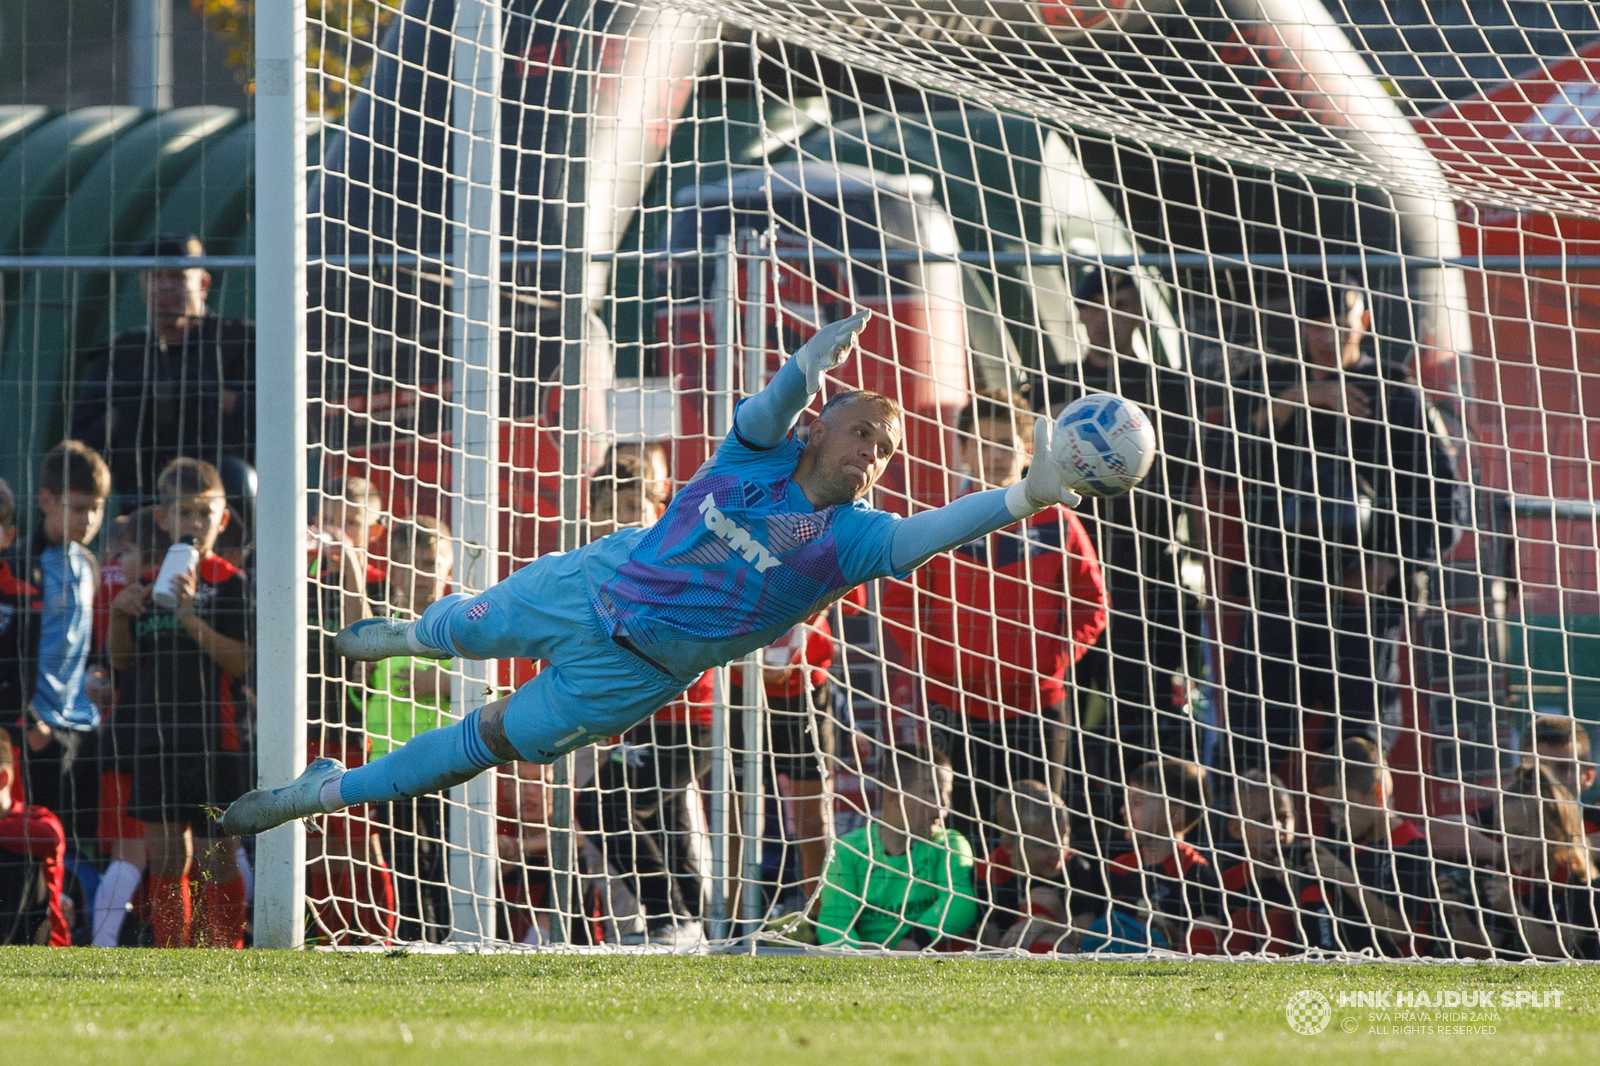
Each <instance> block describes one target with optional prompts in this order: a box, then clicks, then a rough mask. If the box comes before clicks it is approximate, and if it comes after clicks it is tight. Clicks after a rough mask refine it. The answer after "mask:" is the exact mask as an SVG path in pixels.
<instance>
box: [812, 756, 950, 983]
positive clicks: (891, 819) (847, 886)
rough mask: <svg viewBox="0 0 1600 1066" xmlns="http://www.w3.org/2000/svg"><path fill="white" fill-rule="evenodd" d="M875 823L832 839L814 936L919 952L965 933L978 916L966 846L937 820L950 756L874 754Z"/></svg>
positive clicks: (946, 798) (946, 792)
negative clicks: (878, 805) (878, 780)
mask: <svg viewBox="0 0 1600 1066" xmlns="http://www.w3.org/2000/svg"><path fill="white" fill-rule="evenodd" d="M879 765H880V766H883V767H884V768H885V769H886V770H888V771H889V773H887V774H884V775H883V776H884V778H885V780H884V781H883V783H882V784H883V810H882V820H881V821H871V822H868V823H867V824H866V825H865V826H863V827H861V828H860V829H857V830H855V831H854V832H852V833H849V834H847V835H845V836H843V837H841V838H839V840H837V841H835V842H834V845H833V852H832V854H831V855H830V856H829V858H828V866H827V869H826V870H824V871H823V875H822V901H821V905H820V907H819V908H818V912H817V921H816V930H817V942H818V943H821V944H838V945H840V946H843V947H869V946H878V947H886V948H894V949H896V950H899V951H920V950H922V949H924V948H927V947H929V946H931V945H933V944H935V943H939V942H941V941H946V940H949V939H951V938H954V937H959V936H962V935H964V934H966V933H967V931H968V929H969V928H970V927H971V926H972V923H973V921H974V920H975V919H976V918H977V916H978V901H977V899H976V898H975V896H974V894H973V886H972V845H970V844H969V843H967V839H966V837H964V836H962V835H961V834H960V833H958V832H956V831H955V830H954V829H945V828H943V827H942V826H941V824H940V823H941V822H942V820H943V818H944V814H945V811H946V810H947V809H948V807H949V804H950V789H951V785H952V777H953V775H952V773H951V770H950V758H949V756H947V755H945V754H944V752H942V751H937V750H930V749H928V748H922V747H914V748H898V749H895V751H894V752H893V755H892V757H891V758H888V759H880V760H879Z"/></svg>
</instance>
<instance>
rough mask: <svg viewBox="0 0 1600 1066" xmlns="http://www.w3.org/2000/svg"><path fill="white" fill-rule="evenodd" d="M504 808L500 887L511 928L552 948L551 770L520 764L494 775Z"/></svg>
mask: <svg viewBox="0 0 1600 1066" xmlns="http://www.w3.org/2000/svg"><path fill="white" fill-rule="evenodd" d="M495 781H496V798H497V801H498V807H499V815H500V819H499V824H498V837H499V848H500V885H501V889H502V892H503V895H502V898H503V899H504V900H505V912H506V919H507V926H508V928H506V929H505V930H504V931H503V933H502V935H506V936H508V937H509V938H510V939H511V940H514V941H516V942H518V943H520V944H535V945H537V944H548V943H550V918H551V915H552V913H553V911H554V907H555V902H554V893H553V891H552V882H551V880H550V814H549V812H550V785H549V767H548V766H545V765H543V764H541V763H531V762H518V763H512V764H511V765H510V766H507V767H504V768H502V769H501V770H500V771H498V772H497V774H496V776H495Z"/></svg>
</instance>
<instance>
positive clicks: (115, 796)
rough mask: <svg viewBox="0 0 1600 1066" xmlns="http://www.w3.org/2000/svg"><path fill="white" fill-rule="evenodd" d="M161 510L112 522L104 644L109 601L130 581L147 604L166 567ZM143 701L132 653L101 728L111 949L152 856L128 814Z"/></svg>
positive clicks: (102, 897)
mask: <svg viewBox="0 0 1600 1066" xmlns="http://www.w3.org/2000/svg"><path fill="white" fill-rule="evenodd" d="M160 510H161V509H160V508H159V507H141V508H139V510H137V511H135V512H133V513H132V514H131V515H123V516H122V517H121V518H118V519H117V521H116V523H115V525H114V526H113V528H112V547H113V548H115V549H116V552H117V554H116V556H115V557H114V559H113V560H112V562H111V564H110V565H108V566H106V567H104V568H102V569H101V572H100V574H101V580H100V590H101V594H102V597H109V598H108V599H106V604H105V608H106V609H105V616H106V627H107V628H106V632H105V633H104V634H103V640H102V645H101V646H102V648H103V649H104V648H106V646H107V645H108V644H109V641H110V624H111V622H110V619H111V605H112V604H113V603H115V602H116V599H117V597H118V596H120V595H121V594H122V591H123V589H125V588H128V587H129V586H138V588H139V591H138V592H137V593H134V594H131V595H130V599H131V598H134V597H137V599H138V600H139V602H140V603H141V604H142V603H143V602H144V596H145V591H146V590H148V589H149V588H150V586H151V584H152V583H153V582H154V581H155V579H156V575H157V573H158V572H159V571H160V570H161V561H162V559H163V558H164V557H165V556H166V554H167V548H168V547H169V545H170V544H171V538H169V537H168V536H167V531H166V530H164V529H162V528H161V526H160V525H159V524H158V522H157V516H158V515H159V514H160ZM138 703H139V662H138V660H137V658H135V659H134V660H133V661H132V662H127V663H126V664H125V665H124V666H123V667H122V668H121V669H119V670H118V671H117V673H116V699H115V702H114V708H115V709H114V710H113V711H112V713H111V728H110V729H109V730H106V731H104V732H103V733H102V735H101V741H100V842H101V846H102V847H103V848H105V849H107V850H108V851H109V852H110V855H111V863H110V865H109V866H107V867H106V871H105V874H104V876H102V877H101V878H100V886H99V887H98V888H97V889H96V890H95V894H94V921H93V925H92V930H93V932H92V936H93V940H92V942H93V944H94V946H95V947H104V948H112V947H116V946H117V945H118V944H119V943H120V942H121V939H122V925H123V921H124V919H125V918H126V917H127V913H128V904H129V903H130V902H131V901H132V899H133V897H134V894H135V893H136V892H137V891H138V889H139V884H140V882H141V881H143V880H144V874H145V867H146V865H147V863H148V853H147V849H146V846H145V832H144V823H143V822H141V821H139V820H138V819H136V818H131V817H129V815H128V800H129V798H130V797H131V795H132V791H133V761H134V759H135V757H136V756H137V753H138V750H139V730H138V711H137V707H138Z"/></svg>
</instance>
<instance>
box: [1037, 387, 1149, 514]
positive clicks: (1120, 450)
mask: <svg viewBox="0 0 1600 1066" xmlns="http://www.w3.org/2000/svg"><path fill="white" fill-rule="evenodd" d="M1050 454H1051V457H1052V458H1053V459H1054V460H1055V461H1056V463H1057V465H1059V466H1060V468H1061V474H1062V478H1063V480H1064V481H1065V482H1066V484H1067V487H1068V488H1070V489H1071V490H1072V491H1073V492H1076V493H1077V494H1078V495H1080V496H1094V497H1099V498H1101V499H1104V498H1106V497H1109V496H1121V495H1122V494H1123V493H1125V492H1127V491H1128V490H1129V489H1131V488H1133V487H1134V486H1135V485H1137V484H1138V483H1139V482H1141V481H1143V480H1144V476H1145V475H1146V474H1148V473H1149V472H1150V464H1151V463H1152V462H1154V461H1155V457H1156V431H1155V429H1154V428H1153V427H1152V426H1151V425H1150V420H1149V419H1148V418H1146V417H1145V414H1144V412H1143V411H1142V410H1140V409H1139V406H1138V405H1137V404H1133V403H1129V402H1128V401H1127V400H1124V399H1123V398H1122V397H1120V396H1113V395H1111V394H1110V393H1108V392H1091V393H1090V394H1089V395H1087V396H1084V397H1083V398H1081V399H1078V400H1074V401H1073V402H1072V403H1070V404H1068V405H1067V409H1066V410H1065V411H1062V412H1061V416H1060V417H1059V418H1057V419H1056V426H1055V435H1054V438H1053V439H1052V440H1051V442H1050Z"/></svg>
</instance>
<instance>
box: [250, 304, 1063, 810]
mask: <svg viewBox="0 0 1600 1066" xmlns="http://www.w3.org/2000/svg"><path fill="white" fill-rule="evenodd" d="M868 314H869V312H866V311H862V312H859V313H857V314H854V315H852V316H850V317H849V318H846V319H843V320H842V321H839V322H833V323H829V324H828V325H825V326H823V327H822V328H821V329H819V330H818V331H817V332H816V334H815V335H814V336H813V337H812V338H811V339H810V340H809V341H807V342H806V343H805V344H804V345H803V346H801V348H800V349H799V350H798V351H796V352H795V354H794V355H793V357H791V358H790V359H789V361H788V362H787V363H785V364H784V366H783V368H782V369H781V370H779V371H778V373H777V374H775V375H774V376H773V378H772V380H771V382H769V383H768V385H767V387H766V388H765V389H763V390H762V391H761V392H760V393H759V394H758V395H756V396H753V397H751V398H750V399H748V400H745V401H744V402H743V403H741V404H740V405H739V407H738V409H737V411H736V413H735V416H734V421H733V431H732V432H731V433H729V434H728V436H727V438H726V439H725V440H724V441H723V442H722V444H721V446H720V447H718V449H717V451H716V454H715V455H713V456H712V458H711V459H710V460H709V461H708V462H707V463H706V464H705V465H704V466H702V467H701V468H700V469H699V470H698V471H697V472H696V473H695V477H694V480H693V481H691V482H690V483H689V484H688V485H687V486H685V487H684V489H683V490H682V491H681V492H679V493H678V495H677V496H676V497H675V498H674V499H673V501H672V505H671V506H670V507H668V508H667V512H666V514H665V515H663V516H662V518H661V520H660V521H659V522H657V523H656V524H655V525H654V526H652V527H650V528H648V529H625V530H621V531H619V532H616V533H613V534H611V535H610V536H606V537H601V538H600V539H598V540H596V541H594V542H592V543H591V544H589V545H588V546H586V547H583V548H580V549H578V550H576V551H571V552H563V553H556V554H550V555H545V556H542V557H540V558H539V559H536V560H535V561H534V562H532V563H530V564H529V565H528V566H526V567H524V568H522V569H521V570H518V571H517V572H516V573H514V574H512V575H511V576H510V577H508V578H507V579H506V580H504V581H502V582H500V583H499V584H498V585H495V586H494V587H493V588H491V589H489V590H488V591H487V592H484V593H481V594H479V595H471V596H469V595H461V594H457V595H453V596H447V597H444V598H443V599H441V600H439V601H438V602H437V603H435V604H434V605H433V606H431V607H429V608H428V609H427V610H426V611H425V612H424V613H423V615H422V617H421V618H419V619H417V620H416V621H414V622H404V621H400V620H398V619H387V618H383V619H380V618H369V619H365V620H363V621H360V622H356V623H355V624H354V625H351V626H347V627H346V628H345V629H344V630H343V631H341V632H340V633H339V635H338V637H337V638H336V640H335V647H336V648H337V649H338V651H339V652H340V654H342V655H344V656H346V657H347V658H351V659H360V660H365V661H368V662H375V661H378V660H381V659H387V658H390V657H392V656H397V655H415V656H427V657H432V658H437V659H449V658H452V657H455V656H462V657H465V658H470V659H500V658H525V659H543V660H547V661H548V665H547V666H546V668H545V669H544V670H543V671H542V672H540V674H539V675H538V676H537V677H536V678H534V679H533V680H532V681H530V682H528V683H527V684H526V685H523V686H522V687H521V688H520V689H518V690H517V691H516V692H515V693H513V694H512V695H510V696H508V697H505V698H504V699H500V700H496V701H495V702H493V703H490V704H487V705H485V706H484V707H482V708H480V709H478V710H475V711H473V712H471V713H469V714H468V715H466V716H465V717H464V718H462V719H461V720H460V721H459V722H456V723H454V724H452V725H448V726H444V727H441V728H439V729H434V730H430V731H429V732H426V733H422V734H420V735H418V736H416V737H414V738H412V740H411V741H410V742H408V743H407V744H406V745H405V746H404V747H401V748H398V749H396V750H394V751H392V752H390V753H389V754H387V755H385V756H383V757H382V758H380V759H376V760H374V761H373V762H371V763H368V764H367V765H365V766H360V767H357V768H355V769H353V770H346V769H345V768H344V766H343V765H342V764H341V763H339V762H337V761H336V760H333V759H317V760H316V761H314V762H313V763H312V764H311V765H310V766H308V767H307V768H306V769H305V771H304V772H303V773H302V774H301V775H300V776H299V777H298V778H296V779H295V780H294V781H293V782H292V783H290V784H289V785H286V786H284V787H283V788H278V789H256V790H255V791H253V792H250V793H247V794H246V795H244V796H243V797H241V798H240V799H239V800H238V801H236V802H235V803H234V804H233V805H232V806H231V807H229V808H228V810H227V812H226V813H225V814H224V815H223V816H222V828H223V831H224V832H226V833H228V834H229V835H246V834H252V833H259V832H261V831H263V830H266V829H270V828H272V827H273V826H276V825H281V824H282V823H284V822H287V821H290V820H291V819H294V818H301V817H305V816H308V815H312V814H319V813H324V812H331V811H336V810H339V809H340V808H343V807H349V806H352V805H355V804H360V803H378V802H383V801H387V800H397V799H404V798H406V797H410V796H421V795H425V794H427V793H430V792H437V791H439V790H441V789H446V788H450V787H452V786H454V785H458V784H460V783H462V782H463V781H467V780H469V779H470V778H472V777H475V776H477V775H478V774H480V773H482V772H483V771H485V770H487V769H489V768H490V767H493V766H497V765H500V764H502V763H509V762H513V761H516V760H528V761H531V762H540V763H548V762H552V761H554V760H555V759H556V758H558V757H559V756H561V755H563V754H565V753H566V752H569V751H572V750H573V749H575V748H579V747H582V746H583V745H586V744H591V743H593V742H595V741H596V740H600V739H603V738H605V737H611V736H616V735H618V734H620V733H625V732H627V730H628V729H629V728H630V727H631V726H633V725H634V724H635V723H637V722H639V721H641V720H642V719H644V718H646V717H648V716H649V715H650V714H652V713H654V712H655V711H656V710H657V709H659V708H660V707H661V706H662V705H664V704H666V703H668V702H670V701H671V700H672V699H674V698H676V697H677V696H678V695H679V694H680V693H681V692H683V691H684V690H685V689H686V688H687V687H688V686H689V684H690V683H691V682H693V681H694V680H695V679H696V678H697V677H699V676H700V674H702V673H703V672H704V671H705V670H706V669H707V668H708V667H712V666H720V665H722V664H724V663H727V662H730V661H732V660H734V659H737V658H739V657H740V656H742V655H745V654H746V653H748V652H751V651H754V650H755V649H757V648H762V647H765V646H766V645H768V644H771V643H772V642H773V641H775V640H777V639H778V638H780V637H781V636H782V635H783V634H784V633H786V632H787V631H788V630H789V628H790V627H791V626H793V625H795V624H796V623H798V622H802V621H804V620H805V619H807V618H810V617H811V616H812V615H814V614H816V612H817V611H818V610H820V609H822V608H824V607H826V606H827V605H828V604H830V603H832V602H833V601H834V600H837V599H839V598H840V597H842V596H844V595H845V594H846V593H847V592H848V591H849V590H850V589H852V588H854V587H855V586H856V585H859V584H861V583H862V582H864V581H870V580H873V579H874V578H880V577H884V576H887V575H891V574H893V575H895V576H899V577H903V576H905V575H906V574H908V573H910V572H911V571H912V570H915V569H916V568H917V567H919V566H921V565H922V564H923V563H925V562H927V561H928V560H929V559H930V558H932V557H933V556H934V555H936V554H938V553H939V552H942V551H946V550H948V549H950V548H954V547H957V546H959V545H962V544H965V543H967V542H968V541H970V540H972V539H974V538H976V537H981V536H984V535H985V534H988V533H991V532H993V531H995V530H997V529H999V528H1001V527H1002V526H1007V525H1010V524H1011V523H1013V522H1015V521H1017V520H1019V519H1023V518H1027V517H1028V516H1030V515H1032V514H1035V513H1037V512H1038V511H1041V510H1043V509H1044V508H1046V507H1052V506H1055V505H1056V504H1066V505H1067V506H1072V505H1074V504H1076V503H1077V502H1078V496H1077V495H1076V494H1075V493H1074V492H1072V491H1071V490H1070V489H1068V488H1067V487H1066V483H1065V473H1064V471H1063V469H1062V466H1061V463H1060V461H1059V457H1058V456H1054V455H1052V452H1051V448H1050V443H1051V441H1050V437H1051V424H1050V422H1049V420H1048V419H1044V418H1041V419H1039V420H1038V421H1037V422H1036V423H1035V425H1034V452H1033V454H1034V455H1035V456H1036V457H1038V458H1037V459H1036V460H1035V462H1034V463H1033V465H1032V466H1031V468H1030V469H1029V471H1028V474H1027V477H1026V478H1025V479H1024V480H1023V481H1021V482H1019V483H1018V484H1015V485H1012V486H1010V487H1009V488H1004V489H992V490H990V491H987V492H978V493H972V494H969V495H967V496H963V497H961V498H960V499H958V500H956V501H955V502H954V503H951V504H949V505H947V506H945V507H941V508H938V509H937V510H931V511H924V512H922V513H920V514H917V515H914V516H912V517H910V518H899V517H897V516H895V515H892V514H889V513H888V512H885V511H880V510H877V509H875V508H873V507H870V506H868V505H867V504H866V503H865V502H864V500H863V497H865V496H866V494H867V492H868V490H870V489H871V488H872V486H873V485H874V484H875V483H876V482H877V480H878V478H879V477H880V476H881V475H882V474H883V472H884V469H885V468H886V467H887V466H888V463H889V460H890V458H891V457H892V456H893V455H894V453H895V449H896V448H898V447H899V445H900V442H901V439H902V438H903V436H904V428H903V420H902V415H901V412H900V407H899V405H898V404H897V403H895V401H893V400H891V399H889V398H888V397H885V396H881V395H879V394H877V393H874V392H866V391H847V392H839V393H836V394H835V395H834V396H833V397H832V398H830V399H829V400H828V402H827V404H826V405H825V406H824V407H823V408H822V411H821V413H820V414H818V416H817V418H816V420H815V421H814V422H812V423H811V429H810V433H809V434H808V437H807V440H806V442H805V444H804V445H802V444H801V443H800V442H799V441H797V440H795V439H794V437H793V436H792V435H791V434H792V431H793V429H794V426H795V422H796V420H797V419H798V418H799V416H800V412H801V411H803V410H804V409H805V407H806V405H807V404H808V403H809V402H810V400H811V397H812V396H813V395H814V394H815V393H816V392H817V390H818V389H820V388H821V387H822V376H823V374H824V373H825V372H827V371H829V370H832V369H834V368H836V367H837V366H839V365H840V364H841V363H843V362H844V360H845V358H846V355H847V353H848V351H849V348H850V345H851V343H852V342H853V341H854V339H855V336H856V334H857V333H859V332H860V331H861V329H862V327H863V326H864V325H865V324H866V321H867V317H868Z"/></svg>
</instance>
